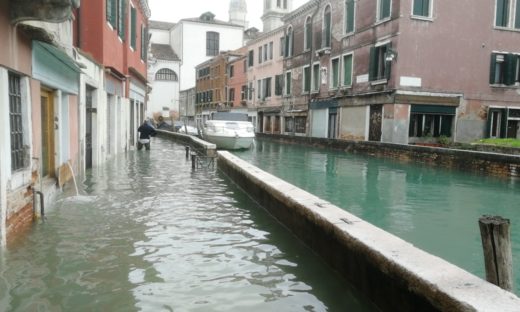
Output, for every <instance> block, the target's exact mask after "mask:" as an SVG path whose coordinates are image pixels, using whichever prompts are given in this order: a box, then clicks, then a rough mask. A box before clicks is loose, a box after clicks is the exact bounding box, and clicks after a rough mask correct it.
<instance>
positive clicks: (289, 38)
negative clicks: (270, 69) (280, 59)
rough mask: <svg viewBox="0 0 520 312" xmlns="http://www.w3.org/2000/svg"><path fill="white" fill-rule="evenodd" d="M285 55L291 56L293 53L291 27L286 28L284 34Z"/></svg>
mask: <svg viewBox="0 0 520 312" xmlns="http://www.w3.org/2000/svg"><path fill="white" fill-rule="evenodd" d="M284 52H285V57H291V56H292V54H293V29H292V27H289V28H288V29H287V35H286V36H285V50H284Z"/></svg>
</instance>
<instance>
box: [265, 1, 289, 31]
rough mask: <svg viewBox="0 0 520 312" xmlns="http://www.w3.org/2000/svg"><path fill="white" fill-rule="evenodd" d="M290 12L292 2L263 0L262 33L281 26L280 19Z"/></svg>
mask: <svg viewBox="0 0 520 312" xmlns="http://www.w3.org/2000/svg"><path fill="white" fill-rule="evenodd" d="M291 11H292V0H264V14H263V15H262V22H263V24H264V26H263V27H264V29H263V31H264V32H267V31H271V30H273V29H275V28H278V27H280V26H282V25H283V21H282V17H283V16H284V15H285V14H287V13H290V12H291Z"/></svg>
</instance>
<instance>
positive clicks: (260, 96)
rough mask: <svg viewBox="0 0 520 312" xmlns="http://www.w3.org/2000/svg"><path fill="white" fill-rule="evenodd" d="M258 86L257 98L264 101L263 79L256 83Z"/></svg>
mask: <svg viewBox="0 0 520 312" xmlns="http://www.w3.org/2000/svg"><path fill="white" fill-rule="evenodd" d="M256 86H257V88H256V97H257V98H258V99H262V100H263V98H262V94H263V91H264V90H262V79H258V81H257V82H256Z"/></svg>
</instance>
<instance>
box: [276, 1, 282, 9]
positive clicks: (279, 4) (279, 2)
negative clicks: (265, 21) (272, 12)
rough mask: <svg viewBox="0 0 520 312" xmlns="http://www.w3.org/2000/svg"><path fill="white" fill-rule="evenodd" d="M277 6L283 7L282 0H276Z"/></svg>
mask: <svg viewBox="0 0 520 312" xmlns="http://www.w3.org/2000/svg"><path fill="white" fill-rule="evenodd" d="M276 7H277V8H281V7H282V0H276Z"/></svg>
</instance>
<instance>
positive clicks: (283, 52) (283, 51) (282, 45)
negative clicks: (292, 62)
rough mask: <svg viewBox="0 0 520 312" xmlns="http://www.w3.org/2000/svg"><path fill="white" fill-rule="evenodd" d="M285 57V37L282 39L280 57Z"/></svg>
mask: <svg viewBox="0 0 520 312" xmlns="http://www.w3.org/2000/svg"><path fill="white" fill-rule="evenodd" d="M284 55H285V37H281V38H280V56H284Z"/></svg>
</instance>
